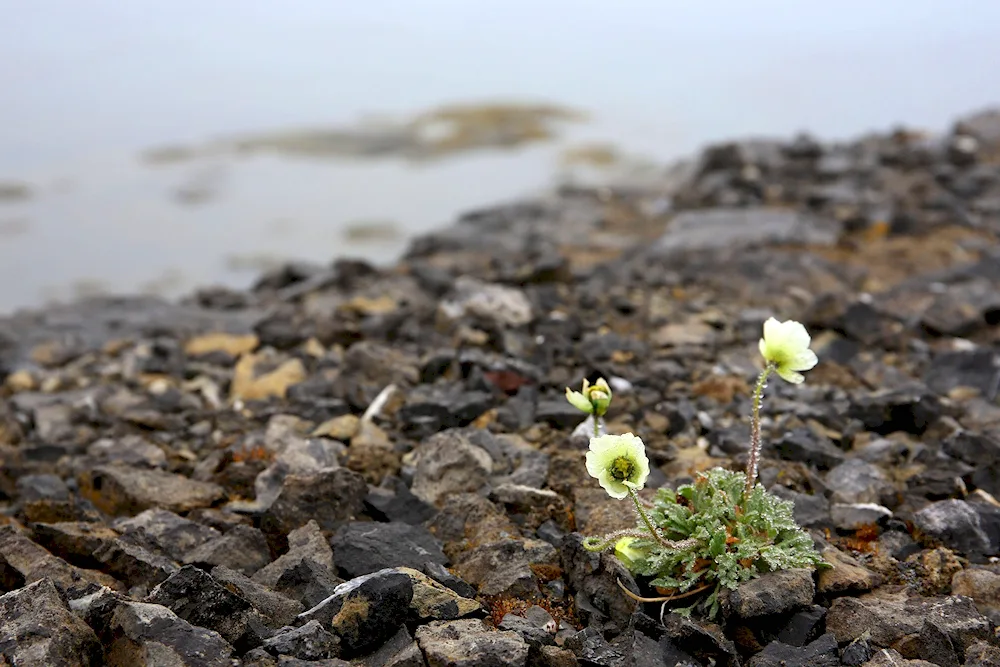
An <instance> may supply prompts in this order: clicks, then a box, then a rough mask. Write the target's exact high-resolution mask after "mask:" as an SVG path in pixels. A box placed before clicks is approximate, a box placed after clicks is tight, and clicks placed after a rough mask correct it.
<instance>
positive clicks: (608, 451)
mask: <svg viewBox="0 0 1000 667" xmlns="http://www.w3.org/2000/svg"><path fill="white" fill-rule="evenodd" d="M587 472H588V473H590V475H591V477H596V478H597V481H598V482H600V484H601V486H602V487H604V490H605V491H607V492H608V495H609V496H611V497H612V498H618V499H621V498H624V497H625V496H627V495H628V493H629V489H632V490H633V491H638V490H639V489H641V488H642V487H643V485H644V484H645V483H646V478H647V477H649V459H648V458H646V446H645V445H643V444H642V439H641V438H639V437H638V436H635V435H632V434H631V433H625V434H624V435H600V436H597V437H594V438H591V439H590V451H589V452H587Z"/></svg>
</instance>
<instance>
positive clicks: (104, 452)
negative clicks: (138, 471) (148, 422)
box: [87, 435, 167, 468]
mask: <svg viewBox="0 0 1000 667" xmlns="http://www.w3.org/2000/svg"><path fill="white" fill-rule="evenodd" d="M87 456H89V457H91V458H92V459H94V461H95V462H96V463H97V464H99V465H104V464H108V463H120V464H122V465H126V466H138V467H141V468H162V467H164V466H166V464H167V455H166V454H164V453H163V450H162V449H160V448H159V447H157V446H156V445H154V444H153V443H151V442H149V441H148V440H146V439H145V438H142V437H140V436H137V435H127V436H125V437H124V438H101V439H100V440H97V441H96V442H94V443H93V444H92V445H90V447H88V448H87Z"/></svg>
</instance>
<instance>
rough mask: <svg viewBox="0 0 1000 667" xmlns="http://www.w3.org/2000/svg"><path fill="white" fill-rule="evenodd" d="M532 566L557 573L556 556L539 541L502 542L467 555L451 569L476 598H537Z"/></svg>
mask: <svg viewBox="0 0 1000 667" xmlns="http://www.w3.org/2000/svg"><path fill="white" fill-rule="evenodd" d="M532 566H534V567H536V568H538V567H546V566H547V567H548V568H549V569H552V570H554V571H555V572H558V571H559V570H558V568H559V552H558V551H556V549H555V547H553V546H552V545H551V544H549V543H548V542H543V541H541V540H530V539H523V540H514V539H505V540H500V541H498V542H491V543H489V544H484V545H481V546H479V547H476V548H475V549H472V550H471V551H469V552H467V553H466V554H465V555H464V556H463V557H462V559H461V560H460V561H459V562H458V563H457V564H456V565H455V567H454V570H455V572H456V573H457V574H458V575H459V576H460V577H462V578H463V579H465V580H466V581H468V582H469V583H471V584H472V585H473V586H476V587H477V588H478V590H479V594H480V595H512V596H514V597H517V598H522V597H527V598H530V597H532V596H535V595H538V594H539V593H540V590H539V587H538V585H539V580H538V577H537V576H536V574H535V571H534V570H533V569H532Z"/></svg>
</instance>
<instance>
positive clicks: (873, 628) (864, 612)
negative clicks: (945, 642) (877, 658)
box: [826, 591, 990, 653]
mask: <svg viewBox="0 0 1000 667" xmlns="http://www.w3.org/2000/svg"><path fill="white" fill-rule="evenodd" d="M927 620H931V621H932V622H935V623H936V624H937V625H938V627H939V628H940V629H941V631H942V632H944V634H946V635H947V636H948V637H949V639H950V641H951V642H952V643H953V645H954V646H955V648H956V650H958V651H961V652H963V653H964V651H965V649H966V648H967V647H969V646H971V645H972V644H973V643H974V642H975V641H976V640H980V639H986V638H987V637H988V636H989V633H990V622H989V620H988V619H987V618H985V617H984V616H982V615H981V614H980V613H979V611H978V610H976V607H975V605H973V603H972V600H970V599H969V598H963V597H956V596H950V597H931V598H926V597H912V598H911V597H908V596H907V594H906V593H905V592H882V591H876V592H874V593H869V594H867V595H862V596H861V597H839V598H837V599H836V600H834V601H833V604H832V605H830V611H829V612H828V613H827V615H826V627H827V630H828V631H830V632H832V633H833V634H834V635H835V636H836V638H837V641H838V642H839V643H841V644H844V643H847V642H851V641H854V640H855V639H858V638H859V637H862V636H868V637H869V639H870V640H871V642H872V644H874V645H875V646H880V647H889V646H892V645H893V643H894V642H896V641H897V640H899V639H901V638H902V637H905V636H907V635H915V634H918V633H919V632H920V631H921V630H922V629H923V626H924V622H925V621H927ZM866 633H867V634H866Z"/></svg>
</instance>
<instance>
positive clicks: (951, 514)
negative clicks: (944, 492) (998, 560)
mask: <svg viewBox="0 0 1000 667" xmlns="http://www.w3.org/2000/svg"><path fill="white" fill-rule="evenodd" d="M913 522H914V524H916V526H917V528H919V529H920V530H921V531H923V532H924V533H926V534H927V535H929V536H930V537H933V538H934V539H937V540H940V541H941V543H943V544H944V545H945V546H947V547H948V548H950V549H953V550H955V551H958V552H960V553H962V554H963V555H965V556H966V557H967V558H969V560H971V561H973V562H976V563H982V562H985V560H986V558H987V557H988V556H993V555H996V554H997V553H998V545H997V544H995V543H994V541H993V540H991V539H990V535H989V534H987V532H986V531H985V530H984V528H983V524H982V520H981V519H980V514H979V512H977V511H976V508H974V507H973V506H972V505H970V504H969V503H967V502H966V501H964V500H954V499H952V500H940V501H938V502H936V503H931V504H930V505H928V506H927V507H925V508H923V509H922V510H920V511H919V512H917V513H916V514H914V515H913Z"/></svg>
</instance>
